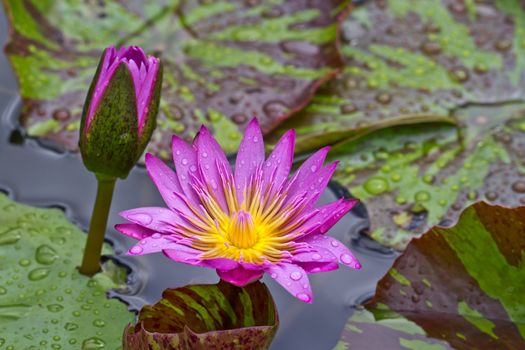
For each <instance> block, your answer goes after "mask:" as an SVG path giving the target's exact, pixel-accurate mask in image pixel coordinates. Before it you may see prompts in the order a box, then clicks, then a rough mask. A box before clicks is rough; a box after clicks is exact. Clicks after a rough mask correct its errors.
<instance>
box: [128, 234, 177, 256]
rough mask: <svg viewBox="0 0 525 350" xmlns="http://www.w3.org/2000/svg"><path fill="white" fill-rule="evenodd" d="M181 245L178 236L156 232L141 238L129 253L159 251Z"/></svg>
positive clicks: (137, 253) (140, 253)
mask: <svg viewBox="0 0 525 350" xmlns="http://www.w3.org/2000/svg"><path fill="white" fill-rule="evenodd" d="M178 246H179V244H177V242H176V238H175V237H173V236H170V235H161V234H160V233H155V234H154V235H152V236H151V237H146V238H143V239H142V240H140V241H139V242H138V243H137V244H135V245H134V246H133V247H131V249H130V250H128V254H129V255H143V254H151V253H158V252H160V251H162V250H164V249H175V248H177V247H178Z"/></svg>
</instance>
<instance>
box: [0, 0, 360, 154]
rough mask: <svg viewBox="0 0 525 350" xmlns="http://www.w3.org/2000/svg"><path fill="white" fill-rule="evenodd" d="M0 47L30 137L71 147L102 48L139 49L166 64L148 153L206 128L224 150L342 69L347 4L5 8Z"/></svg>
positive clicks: (169, 1)
mask: <svg viewBox="0 0 525 350" xmlns="http://www.w3.org/2000/svg"><path fill="white" fill-rule="evenodd" d="M3 3H4V6H5V8H6V10H7V14H8V17H9V20H10V23H11V39H10V41H9V43H8V44H7V47H6V52H7V54H8V57H9V60H10V61H11V63H12V65H13V67H14V69H15V72H16V74H17V76H18V79H19V83H20V91H21V95H22V98H23V100H24V107H23V112H22V119H21V121H22V125H23V126H25V127H26V128H27V131H28V133H29V135H30V136H37V137H41V138H43V139H47V140H52V141H53V142H56V143H59V144H62V145H63V146H64V147H65V148H66V149H68V150H76V149H77V140H78V136H77V134H78V131H77V130H78V127H79V118H80V112H81V106H82V104H83V102H84V98H85V95H86V91H87V88H88V84H89V80H90V79H91V77H92V75H93V74H94V72H95V68H96V64H97V62H98V57H99V55H100V53H101V50H102V49H103V48H104V47H105V46H108V45H130V44H133V45H140V46H142V47H143V48H144V49H145V50H146V51H148V52H149V53H151V54H155V55H158V56H159V57H161V58H162V60H163V62H164V68H165V69H164V86H163V92H162V95H163V99H162V102H161V113H160V116H159V119H158V128H157V131H156V132H155V134H154V136H153V138H152V143H151V144H150V149H149V151H150V152H153V153H155V154H157V155H160V156H162V157H163V158H168V157H169V153H168V150H169V149H170V148H169V140H171V134H173V133H177V134H179V135H183V136H185V137H187V138H189V137H193V135H194V134H195V132H196V131H197V128H198V126H200V124H201V123H206V124H208V125H211V126H212V129H213V131H214V133H215V137H216V138H217V139H218V140H219V141H220V143H221V145H222V146H223V147H224V148H225V149H226V150H228V151H234V150H235V149H236V147H237V145H238V143H239V142H240V137H241V135H242V134H241V131H240V130H242V129H243V128H244V126H245V124H246V123H247V121H248V120H249V119H251V118H252V117H253V116H254V115H255V116H258V118H259V121H260V123H261V125H262V127H263V129H264V130H265V131H269V130H271V129H272V128H273V127H275V126H276V125H277V124H278V123H279V122H281V121H282V120H284V119H286V118H287V117H288V116H290V115H291V114H292V113H293V112H295V111H297V110H298V109H300V108H301V107H303V106H304V105H306V104H307V103H308V101H309V100H310V99H311V97H312V95H313V93H314V91H315V90H316V89H317V87H318V86H319V85H320V84H321V83H322V82H324V81H325V80H327V79H328V78H329V77H331V76H333V75H334V74H335V73H336V72H337V71H338V70H339V69H340V68H341V67H342V61H341V58H340V55H339V52H338V50H337V43H336V38H337V31H338V26H339V24H340V21H341V20H342V18H343V17H344V15H345V14H346V12H347V9H348V8H349V4H350V1H349V0H329V1H326V0H314V1H311V0H298V1H293V2H289V1H283V0H271V1H259V0H246V1H241V0H201V1H179V0H164V1H140V0H137V1H130V2H122V1H118V0H109V1H93V2H83V1H65V0H59V1H49V0H46V1H42V0H25V1H19V0H3Z"/></svg>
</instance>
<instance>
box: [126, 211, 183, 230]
mask: <svg viewBox="0 0 525 350" xmlns="http://www.w3.org/2000/svg"><path fill="white" fill-rule="evenodd" d="M119 215H120V216H122V217H123V218H124V219H126V220H129V221H131V222H134V223H135V224H138V225H141V226H144V227H147V228H149V229H150V230H153V231H155V232H162V233H173V232H174V230H173V226H174V225H175V224H176V223H180V222H181V220H182V219H181V218H180V217H179V216H177V214H175V213H174V212H172V211H171V210H169V209H166V208H159V207H143V208H136V209H130V210H125V211H123V212H120V213H119Z"/></svg>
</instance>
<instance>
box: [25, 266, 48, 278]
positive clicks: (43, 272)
mask: <svg viewBox="0 0 525 350" xmlns="http://www.w3.org/2000/svg"><path fill="white" fill-rule="evenodd" d="M48 275H49V269H48V268H46V267H40V268H37V269H34V270H31V272H29V274H28V275H27V278H29V280H30V281H40V280H43V279H44V278H46V277H47V276H48Z"/></svg>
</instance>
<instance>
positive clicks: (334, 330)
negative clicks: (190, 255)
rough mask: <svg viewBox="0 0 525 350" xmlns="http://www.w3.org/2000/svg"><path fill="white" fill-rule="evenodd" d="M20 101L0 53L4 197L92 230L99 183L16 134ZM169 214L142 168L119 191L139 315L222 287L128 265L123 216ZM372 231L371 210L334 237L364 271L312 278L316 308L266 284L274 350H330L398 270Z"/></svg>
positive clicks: (180, 268)
mask: <svg viewBox="0 0 525 350" xmlns="http://www.w3.org/2000/svg"><path fill="white" fill-rule="evenodd" d="M6 36H7V25H6V20H5V16H4V13H3V11H2V10H0V46H1V47H3V45H4V43H5V40H6ZM20 108H21V101H20V96H19V95H18V92H17V83H16V79H15V77H14V74H13V72H12V69H11V67H10V66H9V64H8V62H7V60H6V57H5V55H4V54H3V52H2V53H0V189H1V190H4V191H7V192H8V193H9V195H10V196H11V197H12V198H14V199H15V200H17V201H19V202H23V203H27V204H31V205H36V206H43V207H45V206H50V205H54V206H55V205H60V206H62V207H64V208H65V209H66V213H67V214H68V216H69V217H70V218H71V220H72V221H74V222H75V223H77V224H78V225H79V226H81V227H83V228H85V227H86V226H87V224H88V222H89V216H90V213H91V209H92V204H93V202H94V199H95V189H96V188H95V187H96V182H95V178H94V176H93V175H92V174H91V173H89V172H87V171H86V170H85V169H84V167H83V165H82V161H81V159H80V157H79V156H78V155H77V154H70V153H59V152H57V151H53V150H51V149H49V148H46V147H43V146H42V145H40V144H39V143H38V142H37V141H35V140H32V139H26V140H23V139H21V138H20V137H16V136H17V133H16V132H15V133H13V131H14V130H17V128H18V115H19V113H20ZM342 193H343V192H342V191H340V190H338V189H337V186H332V189H330V190H327V191H326V192H325V193H324V195H323V197H322V198H321V202H329V201H333V200H335V199H336V197H337V196H340V195H342ZM155 205H159V206H162V205H163V203H162V199H161V198H160V196H159V194H158V193H157V191H156V189H155V187H154V186H153V184H152V183H151V182H150V181H149V179H148V177H147V175H146V172H145V170H144V169H143V168H140V167H137V168H135V169H134V170H133V171H132V173H131V174H130V176H129V177H128V179H126V180H125V181H119V182H118V183H117V186H116V190H115V196H114V200H113V204H112V210H111V213H110V217H109V226H108V227H110V229H109V230H108V232H107V238H108V240H109V241H110V242H111V243H112V244H113V245H114V247H115V255H116V259H117V260H119V261H120V262H122V263H124V264H125V265H128V266H129V267H130V268H131V270H132V273H131V275H130V281H129V282H130V283H129V290H128V291H127V292H126V293H122V292H112V293H111V295H112V296H117V297H119V298H120V299H122V300H124V301H125V302H126V303H128V304H129V307H130V309H132V310H137V309H139V308H140V307H141V306H142V305H143V304H145V303H153V302H155V301H156V300H157V299H158V298H159V297H160V295H161V293H162V291H163V290H164V289H165V288H169V287H178V286H183V285H186V284H190V283H214V282H217V281H218V277H217V276H216V274H215V272H214V271H213V270H209V269H203V268H198V267H192V266H188V265H184V264H176V263H173V262H171V261H170V260H168V259H166V258H164V257H163V256H162V255H161V254H154V255H148V256H139V257H127V256H123V255H122V254H123V253H124V252H125V251H126V250H127V249H128V248H129V247H130V245H131V244H132V240H131V239H128V238H127V237H125V236H123V235H120V234H118V233H117V232H116V231H115V230H113V229H112V227H113V225H115V224H116V223H119V222H122V220H121V219H120V218H119V217H118V216H117V213H118V212H119V211H122V210H125V209H130V208H134V207H138V206H155ZM367 226H368V219H367V215H366V210H365V208H364V207H363V206H359V207H357V208H355V209H354V210H353V211H352V212H351V213H349V214H348V215H346V217H344V218H343V219H342V220H341V221H340V222H339V223H338V224H337V225H336V226H335V227H334V228H333V229H332V230H331V231H330V235H332V236H334V237H337V238H338V239H340V240H341V241H343V242H345V243H346V244H348V245H349V246H350V247H351V249H352V250H353V252H354V253H355V254H356V255H357V257H358V258H359V260H360V262H361V264H362V265H363V268H362V269H361V270H360V271H353V270H351V269H349V268H341V269H339V270H337V271H333V272H328V273H323V274H316V275H310V280H311V283H312V288H313V291H314V296H315V301H314V303H313V304H312V305H307V304H304V303H302V302H300V301H298V300H297V299H295V298H293V297H292V296H291V295H289V294H288V293H287V292H285V291H284V289H282V288H281V287H280V286H279V285H278V284H277V283H275V282H274V281H272V280H271V279H269V278H267V277H265V278H264V280H265V282H267V284H268V286H269V288H270V290H271V292H272V295H273V296H274V299H275V301H276V303H277V306H278V308H279V314H280V320H281V325H280V328H279V332H278V333H277V337H276V339H275V341H274V343H273V346H272V349H286V350H290V349H314V350H322V349H331V348H332V347H333V346H334V345H335V344H336V343H337V340H338V338H339V335H340V333H341V330H342V328H343V326H344V324H345V322H346V320H347V318H348V317H349V315H350V313H351V311H352V307H353V306H354V305H356V304H357V303H359V302H360V301H363V300H364V299H366V298H368V297H370V296H371V295H372V294H373V292H374V289H375V284H376V282H377V280H378V279H379V278H380V277H381V276H382V275H383V274H384V273H385V272H386V270H387V269H388V267H389V266H390V265H391V264H392V261H393V259H394V257H395V256H394V254H393V253H392V252H389V251H386V250H383V249H381V248H380V247H379V246H378V245H377V244H375V243H374V242H372V241H370V240H369V239H367V238H365V237H362V236H361V235H360V234H359V232H360V231H361V230H363V229H364V228H366V227H367Z"/></svg>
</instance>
